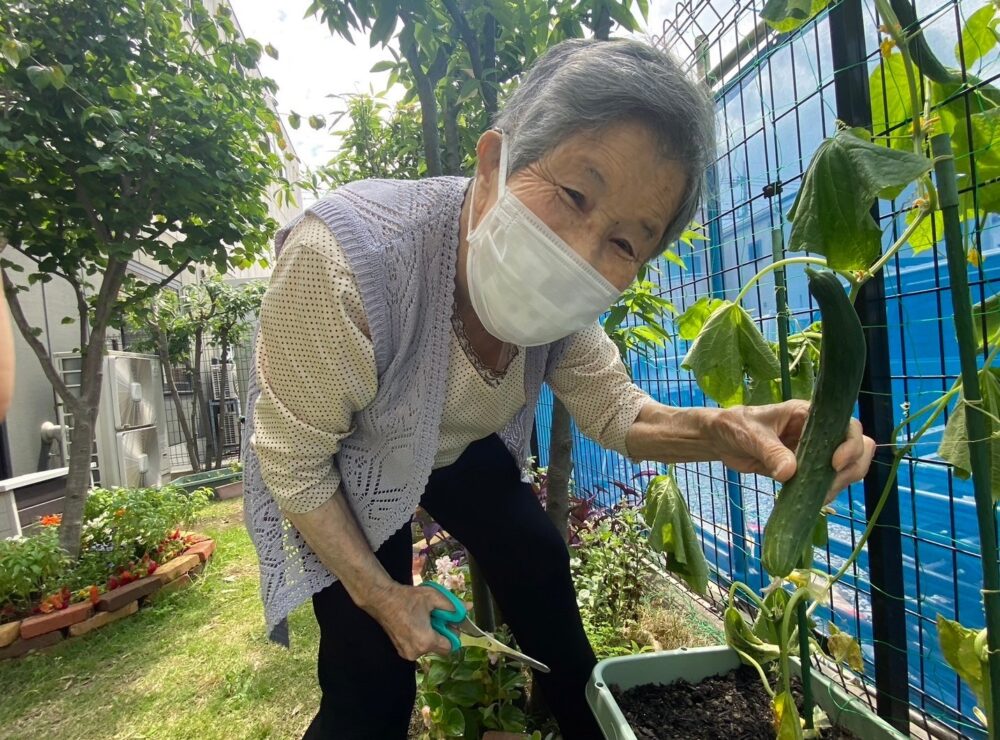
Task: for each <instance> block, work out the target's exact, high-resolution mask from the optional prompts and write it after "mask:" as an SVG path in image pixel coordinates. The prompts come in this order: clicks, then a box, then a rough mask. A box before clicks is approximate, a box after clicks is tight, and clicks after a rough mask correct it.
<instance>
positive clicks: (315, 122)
mask: <svg viewBox="0 0 1000 740" xmlns="http://www.w3.org/2000/svg"><path fill="white" fill-rule="evenodd" d="M325 125H326V119H325V118H323V116H309V127H310V128H313V129H316V130H317V131H319V130H320V129H321V128H323V127H324V126H325Z"/></svg>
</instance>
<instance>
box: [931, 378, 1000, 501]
mask: <svg viewBox="0 0 1000 740" xmlns="http://www.w3.org/2000/svg"><path fill="white" fill-rule="evenodd" d="M979 391H980V393H981V394H982V396H983V408H984V409H985V411H986V415H985V421H986V437H987V441H986V444H987V445H989V450H990V479H991V480H990V488H991V489H992V490H991V492H992V494H993V500H994V501H1000V442H997V441H995V440H994V439H993V438H992V435H993V429H994V422H993V420H992V419H991V418H990V416H994V417H1000V370H997V369H995V368H991V367H989V368H983V369H982V370H980V371H979ZM964 400H965V393H964V392H962V393H960V394H959V402H958V403H957V404H956V405H955V408H954V409H953V410H952V412H951V416H949V417H948V423H947V424H946V425H945V428H944V434H943V435H942V437H941V445H940V446H939V447H938V455H939V456H940V457H941V459H942V460H944V461H945V462H947V463H949V464H950V465H951V466H952V467H953V469H954V471H955V475H957V476H958V477H959V478H962V479H967V478H969V476H971V475H972V464H971V462H970V461H969V431H968V428H967V427H966V424H965V404H964V403H963V401H964Z"/></svg>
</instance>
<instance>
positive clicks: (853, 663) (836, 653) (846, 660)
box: [824, 517, 865, 673]
mask: <svg viewBox="0 0 1000 740" xmlns="http://www.w3.org/2000/svg"><path fill="white" fill-rule="evenodd" d="M824 518H825V517H824ZM826 649H827V650H828V651H829V653H830V657H831V658H833V659H834V660H835V661H837V662H838V663H843V664H844V665H846V666H847V667H848V668H850V669H851V670H852V671H855V672H857V673H864V671H865V661H864V659H863V658H862V657H861V646H860V645H858V641H857V640H855V639H854V638H853V637H852V636H851V635H849V634H847V633H846V632H841V631H840V630H839V629H837V627H836V625H834V624H830V637H829V638H828V639H827V641H826Z"/></svg>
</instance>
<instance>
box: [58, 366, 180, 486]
mask: <svg viewBox="0 0 1000 740" xmlns="http://www.w3.org/2000/svg"><path fill="white" fill-rule="evenodd" d="M56 361H57V362H58V363H59V367H60V372H61V373H62V375H63V378H64V380H65V381H66V383H67V385H69V386H70V388H71V390H75V389H78V388H79V385H80V365H81V363H80V357H79V356H78V355H74V354H71V353H65V354H58V355H56ZM66 412H67V410H66V409H65V407H63V406H62V405H61V404H60V422H61V423H62V424H63V425H64V427H66V428H67V429H68V428H72V424H73V419H72V414H69V413H66ZM166 418H167V417H166V409H165V407H164V398H163V374H162V372H161V370H160V363H159V360H158V359H157V358H156V357H154V356H152V355H140V354H134V353H129V352H108V353H107V356H106V357H105V358H104V368H103V386H102V388H101V402H100V406H99V407H98V411H97V425H96V429H95V433H94V437H95V442H96V444H95V451H96V454H97V466H98V477H99V479H100V483H101V485H102V486H139V487H150V486H158V485H160V484H161V483H162V482H163V479H164V477H165V476H166V474H167V473H169V472H170V447H169V445H168V444H167V425H166ZM63 443H64V445H65V449H67V450H68V449H69V433H68V432H66V433H65V437H64V440H63Z"/></svg>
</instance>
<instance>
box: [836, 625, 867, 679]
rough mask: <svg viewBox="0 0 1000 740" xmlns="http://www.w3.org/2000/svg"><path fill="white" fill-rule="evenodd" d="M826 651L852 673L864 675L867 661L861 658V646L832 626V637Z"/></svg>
mask: <svg viewBox="0 0 1000 740" xmlns="http://www.w3.org/2000/svg"><path fill="white" fill-rule="evenodd" d="M826 649H827V652H829V654H830V657H831V658H833V659H834V660H835V661H837V662H838V663H843V664H844V665H846V666H847V667H848V668H850V669H851V670H852V671H855V672H857V673H864V671H865V661H864V659H863V658H862V657H861V646H860V645H858V641H857V640H855V639H854V638H853V637H852V636H851V635H849V634H847V633H846V632H842V631H841V630H839V629H837V627H836V625H834V624H830V637H829V638H827V641H826Z"/></svg>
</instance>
